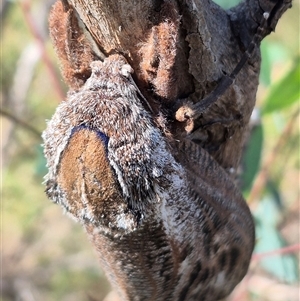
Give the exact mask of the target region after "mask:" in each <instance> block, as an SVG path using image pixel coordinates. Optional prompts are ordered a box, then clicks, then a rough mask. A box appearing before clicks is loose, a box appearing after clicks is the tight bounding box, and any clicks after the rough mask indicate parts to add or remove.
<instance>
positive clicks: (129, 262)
mask: <svg viewBox="0 0 300 301" xmlns="http://www.w3.org/2000/svg"><path fill="white" fill-rule="evenodd" d="M62 1H63V2H57V4H56V5H55V6H54V8H53V10H52V13H51V16H50V33H51V36H52V40H53V43H54V47H55V48H56V51H57V53H58V56H59V58H60V61H61V67H62V73H63V76H64V78H65V80H66V82H67V83H68V84H69V86H70V88H71V91H70V93H69V94H68V97H67V100H66V102H64V103H62V104H61V105H60V106H59V107H58V109H57V111H56V113H55V114H54V116H53V118H52V120H51V121H50V122H49V124H48V127H47V129H46V131H45V132H44V134H43V138H44V141H45V144H44V146H45V155H46V158H47V160H48V163H47V166H48V167H49V173H48V175H47V176H46V185H47V190H46V191H47V194H48V196H49V197H50V198H51V199H52V200H53V201H54V202H56V203H58V204H60V205H62V206H63V207H64V209H65V210H66V211H67V212H68V213H69V214H71V215H72V216H73V217H74V218H75V219H76V220H78V221H79V222H81V223H82V224H83V226H84V227H85V228H86V229H87V232H88V233H89V236H90V237H91V240H92V241H93V244H94V246H95V247H96V249H97V252H98V254H99V257H100V261H101V263H102V266H103V267H104V270H105V271H106V273H107V275H108V277H109V279H110V280H111V282H112V284H113V285H114V287H115V288H117V289H118V291H119V293H120V295H121V296H123V300H164V301H165V300H178V301H179V300H180V301H183V300H189V301H192V300H199V298H202V299H203V300H220V299H221V298H223V297H225V296H227V295H228V294H229V293H230V292H231V291H232V289H233V288H234V287H235V286H236V284H237V283H238V282H239V281H240V280H241V279H242V278H243V276H244V275H245V273H246V272H247V269H248V265H249V262H250V258H251V253H252V250H253V247H254V224H253V220H252V217H251V214H250V211H249V209H248V207H247V206H246V204H245V202H244V200H243V197H242V195H241V193H240V191H239V190H238V189H237V187H236V186H235V185H234V183H233V181H232V179H231V178H230V177H229V176H228V173H229V174H231V175H233V176H234V175H235V174H236V170H237V167H238V164H239V160H240V157H241V153H242V148H243V143H244V140H245V137H246V134H247V128H248V123H249V118H250V115H251V112H252V110H253V107H254V105H255V95H256V90H257V86H258V77H259V69H260V51H259V43H260V41H261V40H262V39H263V38H264V37H265V36H266V35H267V34H269V33H270V32H271V31H272V30H274V28H275V26H276V24H277V21H278V19H279V18H280V16H281V15H282V13H283V12H284V11H285V10H286V9H287V8H288V7H290V5H291V2H290V0H282V1H281V0H280V1H275V2H274V1H271V0H270V1H268V0H261V1H260V2H259V1H258V0H247V1H246V2H243V3H241V4H239V5H238V6H236V7H235V8H233V9H231V10H229V11H224V10H223V9H221V8H220V7H219V6H218V5H216V4H214V3H213V2H211V1H209V0H201V1H200V0H194V1H193V0H191V1H183V0H177V1H175V0H173V1H136V0H130V1H108V0H100V1H91V0H68V2H67V1H66V0H62ZM76 14H78V16H79V18H80V19H81V20H82V24H81V25H80V24H78V18H77V17H76ZM82 29H84V30H82ZM86 37H88V39H86ZM105 57H108V58H105ZM124 57H125V58H126V60H125V58H124ZM104 58H105V59H104ZM103 59H104V61H103V62H99V61H97V62H94V63H92V64H91V61H93V60H103ZM127 62H128V63H129V64H130V66H129V65H128V64H127ZM132 70H134V74H133V78H132V77H131V72H132ZM224 83H225V84H224ZM227 83H229V84H228V85H227ZM136 85H137V86H138V87H137V86H136ZM208 100H209V101H208ZM206 103H207V105H203V106H204V108H201V110H200V111H199V110H198V109H195V108H198V104H206ZM196 104H197V105H196ZM197 110H198V111H197ZM108 141H109V142H108ZM205 150H206V151H207V152H208V153H209V154H210V155H211V156H210V155H209V154H207V152H206V151H205ZM224 169H225V171H224ZM226 171H227V172H226Z"/></svg>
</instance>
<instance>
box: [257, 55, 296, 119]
mask: <svg viewBox="0 0 300 301" xmlns="http://www.w3.org/2000/svg"><path fill="white" fill-rule="evenodd" d="M299 85H300V58H299V57H298V58H297V60H296V61H295V63H294V66H293V68H292V69H291V70H290V72H288V74H287V75H286V76H285V77H284V78H283V79H282V80H281V81H280V82H278V83H277V84H274V85H272V87H271V89H270V92H269V95H268V97H267V99H266V100H265V102H264V105H263V107H262V109H261V112H262V114H263V115H265V114H269V113H272V112H274V111H277V110H281V109H283V108H286V107H289V106H290V105H292V104H293V103H295V102H296V101H297V100H299V99H300V87H299Z"/></svg>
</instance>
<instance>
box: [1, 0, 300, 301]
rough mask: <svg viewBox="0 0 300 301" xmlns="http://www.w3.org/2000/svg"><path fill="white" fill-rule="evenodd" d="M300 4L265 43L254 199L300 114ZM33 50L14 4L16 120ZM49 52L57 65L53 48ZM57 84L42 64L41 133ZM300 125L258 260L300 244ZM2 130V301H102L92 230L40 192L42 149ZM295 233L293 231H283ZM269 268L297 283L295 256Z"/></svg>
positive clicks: (259, 215)
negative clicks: (93, 300)
mask: <svg viewBox="0 0 300 301" xmlns="http://www.w3.org/2000/svg"><path fill="white" fill-rule="evenodd" d="M218 2H219V4H221V3H226V8H228V7H231V6H232V5H234V4H235V3H236V2H237V1H236V0H233V1H228V0H227V1H224V0H218ZM38 4H40V2H38V1H35V2H33V3H32V6H33V8H34V7H37V5H38ZM293 5H294V8H293V9H292V10H289V11H288V12H287V13H286V14H285V15H284V16H283V18H282V19H281V20H280V21H279V24H278V27H277V29H276V34H272V35H271V36H270V37H268V38H267V39H266V40H264V41H263V43H262V47H261V49H262V69H261V85H260V87H259V89H258V97H257V107H258V108H260V109H261V110H260V112H261V119H260V122H259V124H258V125H257V126H256V127H254V129H253V131H252V136H251V137H250V139H249V142H248V148H247V149H246V151H245V156H244V160H243V167H244V174H243V177H242V181H243V183H242V185H243V188H244V193H245V196H248V195H249V192H250V190H251V187H252V185H253V181H254V179H255V177H256V175H257V174H258V173H259V172H260V168H261V162H264V160H265V158H266V157H268V154H269V153H270V152H271V151H272V149H273V148H274V146H275V145H276V142H277V141H278V139H279V138H280V137H281V135H282V132H283V130H284V129H285V127H286V126H287V124H288V123H289V120H290V118H291V116H293V115H294V114H295V112H296V111H297V110H299V68H300V67H299V32H298V31H299V23H298V22H299V14H298V12H299V2H294V4H293ZM224 6H225V5H224ZM297 25H298V26H297ZM45 26H46V24H45ZM287 33H288V34H287ZM29 43H34V41H33V38H32V36H31V34H30V33H29V31H28V27H27V24H26V23H25V21H24V16H23V14H22V12H21V9H20V6H19V5H18V3H16V2H11V3H10V6H9V9H8V11H7V12H6V14H5V16H4V18H3V19H2V35H1V44H2V51H1V65H2V67H1V68H2V72H1V75H0V79H1V90H2V91H1V96H2V106H3V107H4V108H8V109H9V110H12V111H13V110H14V107H12V106H11V104H10V103H9V93H10V89H11V86H12V84H13V77H14V74H15V71H16V69H17V68H18V60H19V58H20V56H21V55H22V52H23V50H24V49H25V47H26V46H27V45H28V44H29ZM46 47H47V49H48V54H49V56H50V57H51V59H52V60H53V62H55V61H56V58H55V56H54V55H53V50H52V48H51V45H50V44H49V41H47V44H46ZM54 64H55V65H56V66H57V64H56V63H54ZM57 73H58V70H57ZM58 74H59V73H58ZM24 76H26V74H24ZM49 78H50V77H49V73H48V70H47V69H46V68H45V65H44V64H43V62H42V61H41V60H40V61H39V62H38V64H37V65H36V67H35V70H34V74H33V78H32V81H31V84H30V88H29V91H28V94H27V95H26V97H25V104H24V105H25V109H24V110H23V112H22V116H21V117H22V119H23V120H25V121H27V122H28V123H30V124H31V125H33V126H34V127H35V128H36V129H38V130H39V131H40V132H41V131H42V130H43V129H44V128H45V126H46V124H45V119H49V118H50V117H51V115H52V114H53V112H54V110H55V107H56V106H57V104H58V102H59V101H60V100H59V99H58V97H57V94H56V93H55V90H54V89H53V86H52V84H51V81H50V79H49ZM1 118H2V117H1ZM296 122H297V119H296V120H295V126H293V127H292V128H291V130H290V132H288V134H287V136H286V137H285V143H284V145H283V146H282V148H281V149H280V150H279V151H280V152H279V153H278V154H276V160H274V162H273V163H272V166H270V167H269V168H270V171H269V173H268V179H267V182H268V183H272V189H270V186H266V187H265V188H264V191H263V194H262V195H261V199H262V201H261V202H259V205H258V206H257V207H256V209H255V211H254V214H255V219H256V221H257V240H258V243H257V249H256V252H264V251H269V250H273V249H277V248H280V247H283V246H285V245H286V244H292V243H297V242H299V241H298V239H299V237H298V236H297V235H298V233H297V230H295V228H293V227H294V226H293V225H294V224H292V221H294V219H293V218H291V216H294V215H293V214H295V210H298V209H299V208H298V207H297V206H296V203H297V201H299V167H300V162H299V127H297V124H296ZM2 131H3V134H2V143H3V144H5V145H3V161H2V164H3V166H2V178H3V179H2V212H3V213H2V225H1V227H2V229H1V232H2V246H1V247H2V250H1V251H2V252H1V253H2V259H3V264H2V270H3V288H2V296H3V297H2V299H1V300H3V301H12V300H23V299H21V297H20V294H22V292H23V291H25V290H26V289H27V290H29V291H31V292H32V294H33V295H34V296H35V299H33V300H45V301H48V300H49V301H51V300H61V301H69V300H81V301H84V300H90V299H89V296H97V298H98V299H97V300H101V298H102V296H104V295H105V294H106V292H107V291H108V290H109V285H108V283H107V281H106V280H105V278H104V276H103V274H102V272H101V271H100V269H99V268H98V266H97V265H96V264H95V262H96V257H95V255H94V254H93V253H92V251H91V249H92V248H91V246H90V244H89V242H88V241H87V238H86V236H85V234H84V231H83V230H82V228H81V227H80V226H78V225H77V224H75V223H74V222H73V221H71V220H69V219H68V218H66V217H65V216H62V214H61V209H60V208H58V206H54V205H53V204H51V202H49V200H47V198H46V196H45V194H44V186H43V185H42V184H41V183H42V181H43V175H44V174H45V173H46V167H45V160H44V158H43V155H42V148H41V143H42V140H41V139H37V138H36V137H35V136H33V135H32V134H31V133H30V132H27V131H26V130H25V129H23V128H22V127H19V126H17V125H15V124H12V123H11V122H10V121H8V120H7V119H5V118H4V117H3V118H2ZM275 196H276V197H275ZM257 201H258V200H257ZM295 208H296V209H295ZM296 216H298V215H297V214H296ZM296 219H297V218H296ZM291 224H292V226H291ZM296 224H297V223H296ZM286 228H288V229H294V230H292V231H291V230H289V231H284V230H285V229H286ZM284 233H288V234H287V235H286V234H285V235H283V234H284ZM262 242H263V244H262ZM261 265H262V267H263V268H264V269H265V270H267V271H268V272H270V273H272V274H273V275H275V277H277V278H279V279H280V280H281V281H289V282H291V283H292V282H295V281H296V280H297V277H298V274H297V270H298V263H297V261H296V257H295V255H293V254H290V255H285V256H281V255H279V256H276V257H270V258H267V259H266V260H264V261H262V262H261ZM20 283H21V284H22V285H23V286H22V285H21V284H20ZM18 298H19V299H18ZM255 300H257V299H255Z"/></svg>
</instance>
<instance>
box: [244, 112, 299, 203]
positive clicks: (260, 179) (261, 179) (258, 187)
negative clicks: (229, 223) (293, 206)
mask: <svg viewBox="0 0 300 301" xmlns="http://www.w3.org/2000/svg"><path fill="white" fill-rule="evenodd" d="M299 113H300V108H299V109H297V110H296V112H295V113H294V114H293V115H292V117H291V118H290V120H289V122H288V124H287V125H286V127H285V128H284V130H283V131H282V133H281V135H280V137H279V139H278V141H277V143H276V145H275V147H274V148H273V150H272V152H271V153H270V155H269V156H268V158H267V159H266V161H265V163H264V165H263V167H262V168H261V170H260V172H259V174H258V175H257V177H256V180H255V182H254V184H253V187H252V189H251V192H250V195H249V197H248V200H247V201H248V204H252V203H254V201H255V200H258V199H259V197H260V195H261V193H262V190H263V188H264V187H265V185H266V182H267V180H268V175H269V172H270V169H271V167H272V166H273V162H274V161H275V159H276V158H277V156H278V155H279V154H280V149H281V148H282V146H284V145H285V143H286V140H287V139H288V137H289V136H290V133H291V131H292V129H293V127H294V125H295V120H296V119H297V117H298V115H299Z"/></svg>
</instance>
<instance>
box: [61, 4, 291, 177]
mask: <svg viewBox="0 0 300 301" xmlns="http://www.w3.org/2000/svg"><path fill="white" fill-rule="evenodd" d="M65 5H66V6H69V7H72V10H73V9H74V10H75V11H76V12H77V13H78V16H79V18H80V19H81V20H82V22H83V24H84V25H83V26H82V27H84V28H85V29H86V31H87V32H88V33H89V34H90V41H92V40H93V42H92V45H93V55H90V54H89V55H87V58H86V61H90V60H91V56H95V54H96V56H97V54H98V56H99V53H100V52H101V53H102V54H104V55H105V56H108V55H110V54H114V53H120V54H122V55H124V56H125V57H126V59H127V60H128V62H129V63H130V65H131V66H132V67H133V69H134V71H135V74H134V79H135V82H136V83H137V85H138V86H139V88H140V90H141V92H142V94H143V95H144V96H145V97H146V98H147V99H148V102H149V103H150V105H151V107H152V109H153V112H154V114H157V113H158V112H163V113H164V114H165V115H166V116H167V117H168V120H169V125H170V130H171V133H172V134H173V136H174V137H175V139H176V138H178V139H181V138H184V137H187V136H188V138H189V139H191V140H192V141H194V142H196V143H197V144H199V145H200V146H201V147H203V148H204V149H205V150H207V151H208V152H209V153H210V154H211V155H212V156H213V157H214V158H215V159H216V160H217V162H218V163H219V164H220V165H221V166H222V167H223V168H225V169H226V170H227V171H231V172H232V173H233V174H235V173H236V169H237V167H238V165H239V161H240V157H241V153H242V149H243V144H244V141H245V138H246V136H247V135H246V133H247V128H248V123H249V118H250V115H251V112H252V110H253V107H254V105H255V97H256V91H257V86H258V78H259V71H260V51H259V43H260V39H261V38H264V36H266V35H267V34H269V33H270V32H271V31H273V30H274V29H275V26H276V24H277V22H278V20H279V18H280V17H281V15H282V14H283V12H284V11H285V10H286V9H287V8H289V7H290V6H291V1H290V0H280V1H274V0H273V1H271V0H260V1H259V0H247V1H245V2H242V3H240V4H239V5H238V6H236V7H234V8H232V9H230V10H228V11H225V10H223V9H222V8H220V7H219V6H218V5H216V4H215V3H214V2H212V1H207V0H206V1H204V0H202V1H201V0H192V1H182V0H177V1H157V0H151V1H150V0H144V1H141V0H131V1H108V0H100V1H90V0H70V1H69V2H68V3H67V2H65ZM65 9H66V8H65ZM265 12H268V13H270V17H269V19H268V22H267V24H266V25H265V28H264V29H263V30H262V33H261V37H260V39H258V41H256V44H255V45H254V46H256V49H254V51H253V53H252V56H251V57H250V58H249V59H248V61H247V62H246V63H245V64H244V66H243V68H242V69H241V71H240V72H239V73H238V75H237V77H236V79H235V80H234V82H233V84H232V85H231V86H230V87H229V88H228V89H227V90H226V91H225V92H224V93H223V94H222V95H221V96H220V97H218V99H217V101H216V102H215V103H214V104H213V105H211V106H210V107H209V108H208V109H207V110H205V111H204V112H203V113H202V114H201V115H200V116H198V118H196V119H195V120H192V122H191V120H186V119H185V120H182V118H178V117H177V115H176V110H177V109H179V108H180V107H182V106H185V105H187V106H189V105H191V104H194V103H199V102H201V100H202V99H203V98H204V97H205V96H207V95H209V94H210V93H212V92H213V90H214V89H215V88H216V86H217V84H218V83H219V82H220V80H221V79H222V78H223V77H224V76H226V75H227V76H228V75H229V74H230V73H231V72H232V71H233V69H234V68H235V66H236V65H237V64H238V62H239V61H240V60H241V58H242V56H243V54H244V52H245V51H246V50H247V48H248V47H249V45H251V41H252V39H253V37H254V36H255V34H256V33H257V29H258V28H259V26H260V25H261V20H262V15H263V13H265ZM59 21H61V20H59ZM70 24H72V21H70ZM71 27H72V26H71ZM73 29H74V26H73ZM73 32H74V31H73ZM73 35H74V33H73ZM70 40H72V39H70ZM78 40H79V41H83V40H80V38H78V36H75V37H73V41H75V43H78ZM82 43H84V42H82ZM69 47H72V46H69ZM82 47H83V48H84V45H83V46H82ZM74 48H75V47H74ZM99 50H100V52H99ZM83 51H84V50H83ZM72 56H74V57H75V58H72V60H71V62H72V63H73V65H74V64H75V65H76V62H75V61H76V59H77V60H80V62H81V65H82V61H84V60H83V59H82V56H81V57H80V56H78V54H76V53H75V54H74V53H73V54H72ZM69 62H70V60H69ZM65 69H68V68H65ZM77 73H78V74H79V77H80V76H81V77H86V69H85V70H84V71H82V70H81V71H77ZM69 78H71V76H70V77H69ZM77 85H78V84H77ZM75 86H76V85H75ZM178 119H179V120H178Z"/></svg>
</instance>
